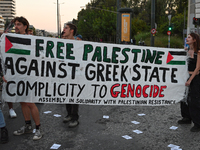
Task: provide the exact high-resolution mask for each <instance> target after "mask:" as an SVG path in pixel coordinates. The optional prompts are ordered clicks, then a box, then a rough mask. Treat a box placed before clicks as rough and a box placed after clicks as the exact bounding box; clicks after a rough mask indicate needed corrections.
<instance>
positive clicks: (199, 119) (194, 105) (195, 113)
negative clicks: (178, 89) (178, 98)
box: [188, 75, 200, 127]
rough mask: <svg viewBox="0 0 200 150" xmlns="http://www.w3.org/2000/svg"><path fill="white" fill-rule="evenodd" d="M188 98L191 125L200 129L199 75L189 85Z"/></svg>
mask: <svg viewBox="0 0 200 150" xmlns="http://www.w3.org/2000/svg"><path fill="white" fill-rule="evenodd" d="M188 97H189V99H188V106H189V111H190V116H191V118H192V121H193V123H194V124H195V125H197V126H199V127H200V75H196V76H195V77H194V79H193V80H192V82H191V83H190V89H189V94H188Z"/></svg>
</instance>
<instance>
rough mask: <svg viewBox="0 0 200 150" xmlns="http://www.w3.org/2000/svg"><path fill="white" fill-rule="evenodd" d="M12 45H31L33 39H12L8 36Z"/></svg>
mask: <svg viewBox="0 0 200 150" xmlns="http://www.w3.org/2000/svg"><path fill="white" fill-rule="evenodd" d="M6 37H7V38H8V40H9V41H10V42H11V43H17V44H23V45H31V39H26V38H19V37H11V36H8V35H7V36H6Z"/></svg>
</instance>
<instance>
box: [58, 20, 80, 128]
mask: <svg viewBox="0 0 200 150" xmlns="http://www.w3.org/2000/svg"><path fill="white" fill-rule="evenodd" d="M76 31H77V27H76V26H75V25H74V24H72V23H67V24H66V26H65V27H64V30H63V32H62V33H63V34H62V37H63V39H72V40H75V38H74V36H75V34H76ZM78 108H79V105H78V104H66V110H67V113H68V114H67V116H66V117H65V118H64V119H63V122H64V123H67V122H69V125H68V127H69V128H73V127H76V126H77V125H78V124H79V121H78V118H79V115H78Z"/></svg>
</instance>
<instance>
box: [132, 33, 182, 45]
mask: <svg viewBox="0 0 200 150" xmlns="http://www.w3.org/2000/svg"><path fill="white" fill-rule="evenodd" d="M150 37H151V34H150V33H149V32H143V33H141V34H138V35H137V36H135V39H136V44H137V45H138V42H139V41H140V40H141V41H144V43H145V45H147V46H150V45H151V38H150ZM167 45H168V35H167V34H162V33H157V34H156V35H155V37H154V46H155V47H167ZM170 47H173V48H183V39H182V37H178V36H170Z"/></svg>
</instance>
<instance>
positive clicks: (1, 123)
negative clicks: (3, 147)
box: [0, 109, 8, 144]
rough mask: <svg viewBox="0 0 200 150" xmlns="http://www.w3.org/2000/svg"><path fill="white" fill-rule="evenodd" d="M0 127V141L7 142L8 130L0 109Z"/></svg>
mask: <svg viewBox="0 0 200 150" xmlns="http://www.w3.org/2000/svg"><path fill="white" fill-rule="evenodd" d="M0 128H1V143H2V144H4V143H7V142H8V130H7V128H6V123H5V120H4V116H3V112H2V110H1V109H0Z"/></svg>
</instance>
